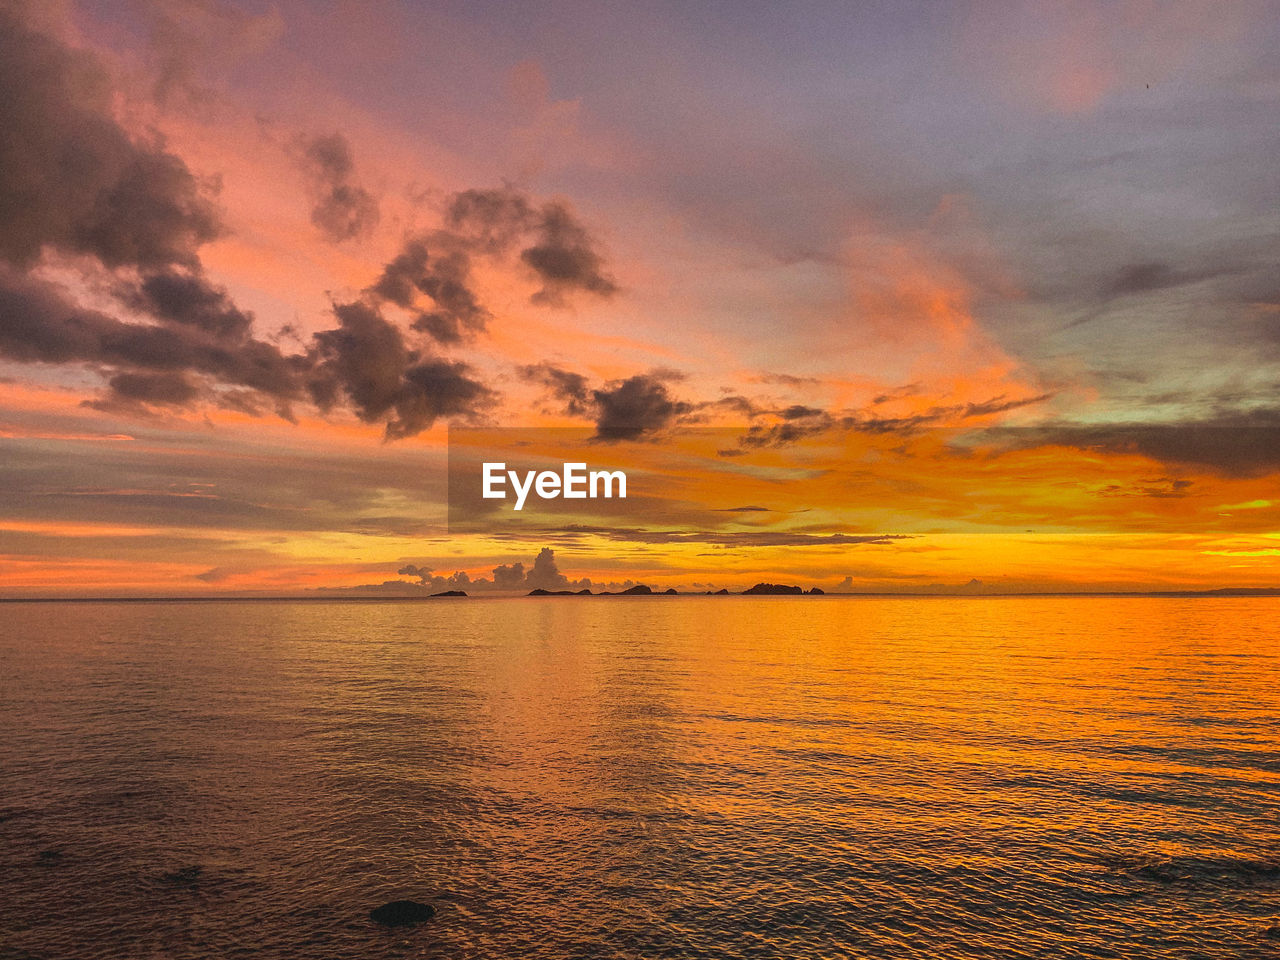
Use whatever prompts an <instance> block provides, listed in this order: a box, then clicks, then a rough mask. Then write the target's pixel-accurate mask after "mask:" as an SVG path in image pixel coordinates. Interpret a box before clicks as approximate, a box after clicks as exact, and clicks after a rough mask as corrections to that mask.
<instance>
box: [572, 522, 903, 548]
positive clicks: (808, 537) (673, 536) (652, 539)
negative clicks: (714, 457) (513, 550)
mask: <svg viewBox="0 0 1280 960" xmlns="http://www.w3.org/2000/svg"><path fill="white" fill-rule="evenodd" d="M559 531H560V532H561V533H563V534H569V535H574V536H597V537H603V538H605V539H607V540H617V541H624V542H627V543H649V544H680V543H705V544H714V545H716V546H722V547H828V546H854V545H858V544H889V543H893V542H895V541H898V540H909V539H911V538H910V537H909V536H906V535H904V534H852V533H829V534H815V533H803V532H790V531H782V530H780V531H751V530H743V531H729V532H720V531H714V530H699V531H679V530H644V529H640V528H636V527H595V526H587V525H584V524H576V523H571V524H566V525H564V526H563V527H560V528H559Z"/></svg>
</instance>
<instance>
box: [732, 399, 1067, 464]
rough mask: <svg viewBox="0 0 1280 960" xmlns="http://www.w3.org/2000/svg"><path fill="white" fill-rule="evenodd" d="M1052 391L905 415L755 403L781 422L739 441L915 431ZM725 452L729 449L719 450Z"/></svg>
mask: <svg viewBox="0 0 1280 960" xmlns="http://www.w3.org/2000/svg"><path fill="white" fill-rule="evenodd" d="M1052 396H1053V394H1050V393H1043V394H1039V395H1038V396H1034V397H1021V398H1018V399H1013V400H1011V399H1008V398H1007V397H1004V396H999V397H993V398H992V399H991V400H986V401H983V402H980V403H962V404H961V403H958V404H946V405H938V406H934V407H930V408H929V409H928V410H926V411H924V412H922V413H918V414H912V415H911V416H905V417H886V416H881V415H879V414H875V413H869V412H867V411H865V410H864V411H859V412H854V413H843V414H837V413H829V412H828V411H825V410H820V409H818V408H816V407H806V406H802V405H799V404H797V405H794V406H790V407H785V408H783V409H780V410H769V409H765V408H760V407H755V408H753V411H752V416H753V418H754V417H766V416H767V417H774V418H777V419H778V420H780V421H781V422H778V423H771V424H759V423H757V424H753V425H752V426H751V427H749V428H748V429H747V432H746V433H745V434H743V435H742V436H741V437H740V438H739V440H738V443H739V445H740V446H743V447H748V448H764V447H784V446H788V445H790V444H793V443H797V442H798V441H800V440H803V439H805V438H807V437H812V436H817V435H819V434H823V433H826V432H828V431H831V430H855V431H858V432H860V433H868V434H892V433H902V434H908V433H913V432H915V431H917V430H920V429H923V428H926V427H931V426H936V425H938V424H943V423H947V424H957V423H960V422H962V421H965V420H969V419H973V418H976V417H986V416H992V415H994V414H997V413H1007V412H1008V411H1010V410H1017V409H1020V408H1022V407H1029V406H1034V405H1035V404H1038V403H1044V402H1045V401H1046V400H1049V399H1051V398H1052ZM888 399H892V398H891V397H889V396H882V397H877V398H875V399H874V400H873V401H872V404H871V405H872V407H875V406H879V405H880V404H882V403H884V402H885V401H886V400H888ZM720 454H721V455H722V456H724V455H727V454H726V451H723V450H722V451H720Z"/></svg>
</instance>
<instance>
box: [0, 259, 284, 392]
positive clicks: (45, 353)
mask: <svg viewBox="0 0 1280 960" xmlns="http://www.w3.org/2000/svg"><path fill="white" fill-rule="evenodd" d="M0 355H2V356H5V357H8V358H10V359H13V360H19V361H23V362H28V363H30V362H41V363H74V362H82V363H95V364H108V365H113V366H119V367H125V368H131V369H139V368H140V369H143V370H151V371H182V370H186V371H191V372H195V373H201V374H206V375H208V376H211V377H214V378H215V379H217V380H220V381H222V382H224V383H228V384H235V385H239V386H244V387H249V388H251V389H253V390H256V391H259V392H261V393H264V394H266V395H268V396H271V397H274V398H276V399H278V400H286V401H287V400H290V399H293V398H296V397H299V396H300V395H301V381H300V378H299V370H300V367H301V366H302V364H303V363H304V361H303V360H302V358H298V357H286V356H284V355H283V354H282V353H281V352H280V351H279V349H278V348H277V347H275V346H274V345H272V344H268V343H264V342H262V341H260V340H254V339H252V338H250V337H248V336H247V334H245V333H244V332H243V331H240V332H238V333H237V334H236V335H235V336H234V337H233V338H231V341H230V342H228V341H227V340H226V339H223V338H220V337H219V336H218V335H216V334H213V333H210V332H209V331H208V330H206V329H203V328H202V327H201V326H199V325H195V324H187V323H181V322H174V323H169V324H163V323H162V324H144V323H126V322H123V321H120V320H117V319H115V318H113V317H109V316H107V315H105V314H103V313H101V312H98V311H93V310H86V309H83V308H80V307H78V306H76V305H74V304H72V303H71V302H70V301H69V300H68V299H67V298H66V297H65V296H64V295H63V294H62V293H61V291H59V290H58V289H57V288H55V287H53V286H52V285H50V284H46V283H43V282H41V281H39V280H33V279H28V278H25V277H18V276H14V275H13V274H12V273H11V272H10V271H8V270H2V269H0Z"/></svg>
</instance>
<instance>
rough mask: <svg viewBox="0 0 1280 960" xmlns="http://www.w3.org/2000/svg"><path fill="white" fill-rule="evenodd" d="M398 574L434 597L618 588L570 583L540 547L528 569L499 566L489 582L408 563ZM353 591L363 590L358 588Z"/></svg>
mask: <svg viewBox="0 0 1280 960" xmlns="http://www.w3.org/2000/svg"><path fill="white" fill-rule="evenodd" d="M397 572H398V573H399V574H400V576H402V577H416V578H417V581H418V585H420V586H422V587H424V588H426V589H428V590H429V591H431V592H433V593H438V592H440V591H443V590H470V591H477V592H484V591H493V590H499V591H507V592H512V591H523V590H535V589H542V590H570V589H572V590H590V589H591V588H592V587H593V586H595V587H601V588H609V589H612V588H616V587H617V586H618V584H613V583H610V584H593V583H592V582H591V580H590V579H589V578H582V579H579V580H570V579H569V578H568V577H567V576H565V575H564V574H563V573H561V572H560V567H559V565H558V564H557V563H556V555H555V551H554V550H552V549H551V548H550V547H543V548H542V549H541V550H539V551H538V555H537V556H536V557H535V558H534V560H533V564H532V565H531V566H529V567H526V566H525V565H524V564H523V563H522V562H519V561H517V562H515V563H504V564H499V565H498V566H496V567H494V568H493V578H492V579H489V578H487V577H476V578H472V577H471V575H470V574H468V573H467V572H466V571H465V570H459V571H457V572H455V573H452V574H450V575H448V576H444V575H441V574H437V573H435V572H434V571H433V570H432V569H431V568H430V567H425V566H420V565H418V564H415V563H407V564H405V565H404V566H402V567H400V569H399V570H398V571H397ZM392 582H393V581H388V582H386V583H384V584H381V585H375V584H371V585H369V586H370V587H378V586H388V585H389V584H391V583H392ZM402 585H403V584H402ZM626 585H627V586H631V582H630V581H627V584H626ZM355 589H365V588H360V587H357V588H355Z"/></svg>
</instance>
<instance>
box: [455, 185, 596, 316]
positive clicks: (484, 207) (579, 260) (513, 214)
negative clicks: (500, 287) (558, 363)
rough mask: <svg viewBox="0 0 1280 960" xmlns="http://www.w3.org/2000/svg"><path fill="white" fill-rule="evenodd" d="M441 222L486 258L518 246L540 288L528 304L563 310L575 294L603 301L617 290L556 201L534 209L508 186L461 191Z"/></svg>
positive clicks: (585, 236) (590, 243)
mask: <svg viewBox="0 0 1280 960" xmlns="http://www.w3.org/2000/svg"><path fill="white" fill-rule="evenodd" d="M446 222H447V223H448V225H449V227H450V228H451V229H452V230H453V231H455V232H456V233H457V234H458V235H459V236H461V237H463V238H465V239H467V240H469V241H470V243H471V244H472V245H473V246H475V247H476V248H478V249H480V250H483V251H485V252H487V253H490V254H498V253H503V252H505V251H506V250H508V249H511V248H513V247H516V246H521V250H520V259H521V261H523V262H524V264H525V265H526V266H528V267H529V268H530V269H531V270H532V271H533V273H534V275H535V276H536V277H537V278H538V280H539V281H540V282H541V284H542V285H541V287H540V288H539V289H538V290H537V291H535V292H534V294H533V295H532V297H531V298H530V299H531V300H532V301H533V302H534V303H542V304H547V305H550V306H563V305H564V303H565V302H566V299H567V297H568V295H569V294H572V293H575V292H584V293H591V294H595V295H596V296H601V297H609V296H612V295H613V294H615V293H617V291H618V286H617V284H616V283H615V282H614V281H613V279H612V278H611V277H609V276H608V274H607V273H606V272H605V267H604V260H603V258H602V257H601V256H600V253H599V252H598V251H597V249H596V246H597V245H596V241H595V239H594V238H593V237H592V236H591V235H590V233H589V232H588V231H587V229H586V227H584V226H583V225H582V223H581V222H580V221H579V220H578V219H577V217H576V216H575V215H574V214H573V212H572V211H571V210H570V209H569V206H568V205H567V204H566V203H564V202H563V201H561V200H552V201H549V202H547V203H544V204H542V205H541V206H538V205H535V204H534V203H533V202H532V201H531V200H530V199H529V198H528V197H527V196H525V195H524V194H523V193H520V192H519V191H516V190H514V189H513V188H511V187H500V188H496V189H490V190H466V191H463V192H461V193H458V194H456V195H455V196H454V198H453V200H452V202H451V203H450V205H449V209H448V214H447V217H446Z"/></svg>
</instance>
